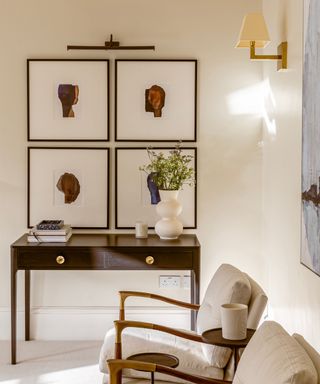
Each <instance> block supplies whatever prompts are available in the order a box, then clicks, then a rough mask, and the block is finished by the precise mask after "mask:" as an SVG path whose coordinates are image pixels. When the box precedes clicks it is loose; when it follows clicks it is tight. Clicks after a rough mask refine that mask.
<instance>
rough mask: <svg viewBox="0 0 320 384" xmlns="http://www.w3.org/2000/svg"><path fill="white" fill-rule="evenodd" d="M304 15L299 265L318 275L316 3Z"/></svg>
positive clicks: (319, 49)
mask: <svg viewBox="0 0 320 384" xmlns="http://www.w3.org/2000/svg"><path fill="white" fill-rule="evenodd" d="M304 16H305V17H304V19H305V23H304V24H305V28H304V63H303V64H304V71H303V127H302V226H301V228H302V248H301V263H302V264H304V265H305V266H306V267H308V268H309V269H311V270H312V271H313V272H315V273H316V274H318V275H319V276H320V1H319V0H305V2H304Z"/></svg>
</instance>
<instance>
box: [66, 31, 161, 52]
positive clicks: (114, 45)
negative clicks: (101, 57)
mask: <svg viewBox="0 0 320 384" xmlns="http://www.w3.org/2000/svg"><path fill="white" fill-rule="evenodd" d="M70 49H85V50H105V51H108V50H138V49H150V50H153V51H154V50H155V46H154V45H129V46H125V45H123V46H121V45H120V42H119V41H113V37H112V35H110V40H109V41H105V43H104V45H67V50H70Z"/></svg>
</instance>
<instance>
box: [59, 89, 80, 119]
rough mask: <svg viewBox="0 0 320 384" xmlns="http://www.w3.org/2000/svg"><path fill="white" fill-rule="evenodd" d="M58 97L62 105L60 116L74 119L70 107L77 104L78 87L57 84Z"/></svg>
mask: <svg viewBox="0 0 320 384" xmlns="http://www.w3.org/2000/svg"><path fill="white" fill-rule="evenodd" d="M58 96H59V99H60V101H61V104H62V116H63V117H74V111H73V109H72V106H73V105H75V104H77V102H78V97H79V87H78V86H77V85H72V84H59V87H58Z"/></svg>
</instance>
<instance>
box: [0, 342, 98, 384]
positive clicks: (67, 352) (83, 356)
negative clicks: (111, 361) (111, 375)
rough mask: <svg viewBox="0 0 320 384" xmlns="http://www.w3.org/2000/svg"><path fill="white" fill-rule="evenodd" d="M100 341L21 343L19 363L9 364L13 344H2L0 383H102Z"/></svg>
mask: <svg viewBox="0 0 320 384" xmlns="http://www.w3.org/2000/svg"><path fill="white" fill-rule="evenodd" d="M100 347H101V342H98V341H28V342H19V343H18V364H16V365H11V364H10V343H9V342H7V341H0V383H1V384H73V383H75V384H101V382H102V375H101V373H100V372H99V368H98V358H99V351H100Z"/></svg>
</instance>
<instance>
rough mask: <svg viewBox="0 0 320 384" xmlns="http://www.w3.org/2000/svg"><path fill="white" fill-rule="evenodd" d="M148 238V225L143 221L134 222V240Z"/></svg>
mask: <svg viewBox="0 0 320 384" xmlns="http://www.w3.org/2000/svg"><path fill="white" fill-rule="evenodd" d="M147 237H148V224H147V223H144V222H143V221H137V222H136V238H137V239H146V238H147Z"/></svg>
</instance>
